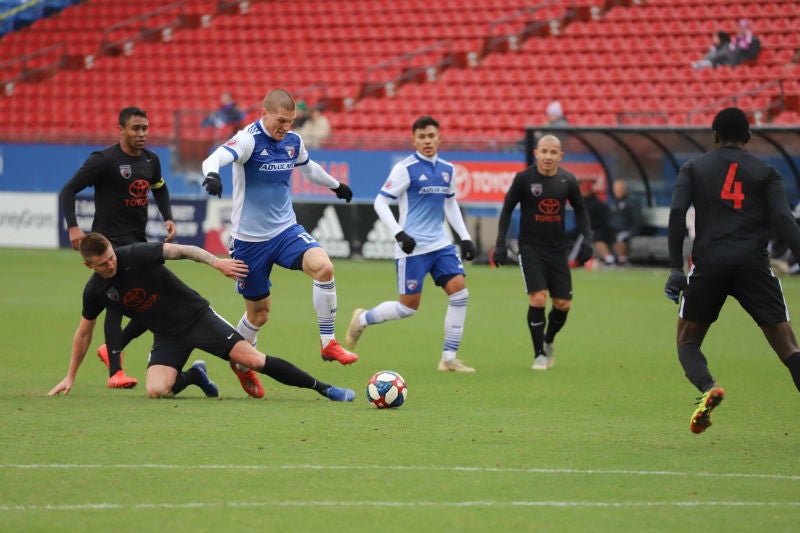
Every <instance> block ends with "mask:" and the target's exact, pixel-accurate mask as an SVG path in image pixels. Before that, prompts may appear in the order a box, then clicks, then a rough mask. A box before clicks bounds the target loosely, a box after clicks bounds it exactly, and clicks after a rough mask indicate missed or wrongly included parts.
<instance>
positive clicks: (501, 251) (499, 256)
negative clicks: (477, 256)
mask: <svg viewBox="0 0 800 533" xmlns="http://www.w3.org/2000/svg"><path fill="white" fill-rule="evenodd" d="M492 260H493V261H494V264H495V265H496V266H498V267H500V266H503V265H510V264H511V258H510V257H508V246H506V245H505V244H503V245H502V246H500V245H498V246H495V247H494V250H492Z"/></svg>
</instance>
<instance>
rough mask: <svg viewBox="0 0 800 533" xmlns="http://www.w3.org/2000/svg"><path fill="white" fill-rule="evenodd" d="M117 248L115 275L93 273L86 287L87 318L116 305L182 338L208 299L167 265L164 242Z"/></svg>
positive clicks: (152, 326)
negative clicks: (105, 275) (105, 276)
mask: <svg viewBox="0 0 800 533" xmlns="http://www.w3.org/2000/svg"><path fill="white" fill-rule="evenodd" d="M115 252H116V254H117V274H116V276H114V277H113V278H111V279H104V278H103V277H101V276H100V275H99V274H94V275H93V276H92V277H91V278H89V281H88V282H87V283H86V287H85V288H84V289H83V311H82V314H83V317H84V318H85V319H87V320H95V319H96V318H97V316H98V315H99V314H100V313H101V312H102V311H103V309H105V308H106V307H113V308H116V309H118V310H119V311H121V312H122V314H124V315H125V316H128V317H130V318H131V319H135V320H136V321H138V322H140V323H141V324H143V325H144V326H145V327H147V329H149V330H150V331H152V332H153V333H157V334H161V335H165V336H167V337H173V338H179V337H181V336H183V335H184V334H185V333H186V332H187V331H188V330H189V329H191V327H192V326H193V325H194V322H195V321H196V320H197V318H198V317H199V316H200V315H201V314H202V313H203V312H205V311H207V310H208V307H209V302H208V300H206V299H205V298H203V297H202V296H200V294H198V293H197V291H195V290H194V289H192V288H191V287H189V286H188V285H186V284H185V283H184V282H183V281H181V280H180V279H178V277H177V276H176V275H175V274H173V273H172V272H171V271H170V270H169V269H168V268H167V267H165V266H164V245H163V243H135V244H130V245H127V246H121V247H119V248H115Z"/></svg>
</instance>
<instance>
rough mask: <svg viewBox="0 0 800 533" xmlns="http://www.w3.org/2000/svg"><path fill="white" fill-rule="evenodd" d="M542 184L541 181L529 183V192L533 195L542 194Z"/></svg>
mask: <svg viewBox="0 0 800 533" xmlns="http://www.w3.org/2000/svg"><path fill="white" fill-rule="evenodd" d="M542 190H543V189H542V184H541V183H532V184H531V192H532V193H533V195H534V196H541V194H542Z"/></svg>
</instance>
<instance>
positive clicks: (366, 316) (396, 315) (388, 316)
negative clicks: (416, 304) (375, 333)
mask: <svg viewBox="0 0 800 533" xmlns="http://www.w3.org/2000/svg"><path fill="white" fill-rule="evenodd" d="M416 312H417V310H416V309H411V308H410V307H406V306H405V305H403V304H401V303H400V302H397V301H393V302H383V303H379V304H378V305H376V306H375V307H373V308H372V309H370V310H369V311H367V312H366V313H362V315H361V316H360V317H358V322H359V323H360V324H361V325H362V326H369V325H372V324H380V323H381V322H386V321H387V320H399V319H401V318H408V317H410V316H413V315H414V313H416Z"/></svg>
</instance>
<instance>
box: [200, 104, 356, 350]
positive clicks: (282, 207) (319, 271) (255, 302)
mask: <svg viewBox="0 0 800 533" xmlns="http://www.w3.org/2000/svg"><path fill="white" fill-rule="evenodd" d="M296 115H297V109H296V105H295V101H294V98H292V95H291V94H290V93H289V92H288V91H286V90H285V89H275V90H273V91H270V92H269V94H267V96H266V97H265V98H264V101H263V104H262V107H261V118H260V119H259V120H257V121H256V122H253V123H252V124H250V125H248V126H247V127H245V128H244V129H243V130H241V131H239V132H238V133H237V134H236V135H234V136H233V137H232V138H231V139H230V140H229V141H227V142H226V143H225V144H224V145H222V146H220V147H219V148H217V149H216V150H215V151H214V153H212V154H211V155H210V156H209V157H208V158H206V160H205V161H203V175H204V176H205V177H206V178H205V181H203V186H204V187H205V188H206V190H207V191H208V193H209V194H210V195H212V196H218V197H220V198H221V197H222V182H221V181H220V178H219V169H220V167H222V166H225V165H228V164H231V163H233V172H232V174H233V211H232V212H231V244H230V253H231V257H233V258H234V259H241V260H242V261H244V262H245V263H246V264H247V265H248V267H249V269H250V272H249V274H248V275H247V276H245V277H240V278H238V279H237V282H236V287H237V290H238V291H239V294H241V295H242V296H243V297H244V300H245V313H244V315H243V316H242V318H241V320H239V324H238V326H237V330H238V331H239V333H240V334H241V335H242V336H243V337H244V338H245V339H247V340H248V341H249V342H250V343H251V344H253V345H254V346H255V345H256V341H257V336H258V331H259V330H260V329H261V327H262V326H263V325H264V324H266V322H267V320H268V319H269V312H270V308H271V298H270V287H271V285H272V284H271V282H270V279H269V276H270V272H271V271H272V267H273V265H276V264H277V265H278V266H281V267H283V268H288V269H291V270H302V271H303V272H305V273H306V274H308V275H309V276H311V277H312V278H313V279H314V289H313V296H312V299H313V302H314V309H315V310H316V312H317V320H318V322H319V332H320V342H321V352H322V358H323V359H324V360H326V361H333V360H336V361H339V362H340V363H341V364H343V365H347V364H350V363H354V362H355V361H356V360H357V359H358V356H357V355H356V354H354V353H351V352H349V351H347V350H345V349H344V348H343V347H342V346H341V345H340V344H339V343H338V342H336V339H335V338H334V323H335V321H336V305H337V304H336V282H335V281H334V276H333V263H332V262H331V260H330V258H329V257H328V254H327V253H326V252H325V250H323V249H322V247H321V246H320V244H319V243H318V242H317V241H316V240H315V239H314V238H313V237H312V236H311V235H310V234H309V233H308V232H307V231H306V230H305V228H303V226H301V225H300V224H298V223H297V217H296V216H295V212H294V209H293V208H292V200H291V177H292V170H293V169H294V168H295V167H297V168H298V169H299V170H300V172H301V173H302V174H303V176H305V177H306V178H307V179H309V180H311V181H312V182H314V183H317V184H319V185H324V186H325V187H328V188H329V189H331V190H333V191H334V192H335V193H336V197H337V198H341V199H344V200H345V201H347V202H350V200H351V199H352V198H353V191H352V190H350V187H348V186H347V185H346V184H344V183H340V182H339V181H338V180H336V179H334V178H333V177H332V176H331V175H330V174H328V173H327V172H325V170H323V168H322V167H321V166H319V165H318V164H317V163H315V162H314V161H312V160H311V158H310V157H309V155H308V152H307V151H306V147H305V144H303V140H302V139H301V138H300V136H299V135H298V134H297V133H295V132H293V131H291V130H290V128H291V127H292V122H293V121H294V119H295V117H296Z"/></svg>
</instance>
